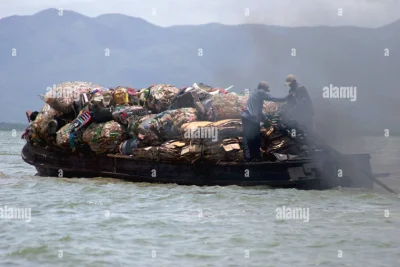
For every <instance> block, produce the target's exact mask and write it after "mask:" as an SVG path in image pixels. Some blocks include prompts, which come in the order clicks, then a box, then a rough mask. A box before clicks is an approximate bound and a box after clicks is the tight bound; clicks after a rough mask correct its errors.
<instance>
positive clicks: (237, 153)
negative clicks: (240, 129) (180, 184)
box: [181, 137, 244, 163]
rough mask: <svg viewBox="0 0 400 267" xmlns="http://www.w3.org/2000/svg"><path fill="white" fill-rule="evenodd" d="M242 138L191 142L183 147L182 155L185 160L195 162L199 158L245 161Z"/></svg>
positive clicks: (211, 160)
mask: <svg viewBox="0 0 400 267" xmlns="http://www.w3.org/2000/svg"><path fill="white" fill-rule="evenodd" d="M241 143H242V139H241V138H240V137H239V138H229V139H224V140H222V141H219V142H216V143H212V144H209V145H205V144H202V145H193V144H189V145H187V146H185V147H183V148H182V151H181V157H182V159H184V160H185V161H189V162H191V163H194V162H195V161H197V160H202V161H207V162H212V163H218V162H224V161H225V162H226V161H229V162H241V161H243V160H244V159H243V157H244V156H243V149H242V147H241Z"/></svg>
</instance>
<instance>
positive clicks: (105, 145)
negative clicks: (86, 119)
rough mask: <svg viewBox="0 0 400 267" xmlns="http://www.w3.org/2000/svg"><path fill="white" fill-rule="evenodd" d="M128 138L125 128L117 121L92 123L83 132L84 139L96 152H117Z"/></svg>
mask: <svg viewBox="0 0 400 267" xmlns="http://www.w3.org/2000/svg"><path fill="white" fill-rule="evenodd" d="M126 139H127V136H126V134H125V130H124V128H123V127H122V125H121V124H119V123H118V122H116V121H109V122H106V123H92V124H91V125H90V126H89V127H88V128H87V129H86V130H85V132H84V133H83V141H84V142H85V143H86V144H88V145H89V146H90V149H91V150H92V151H93V152H95V153H96V154H103V153H116V152H118V148H119V145H120V143H121V142H123V141H125V140H126Z"/></svg>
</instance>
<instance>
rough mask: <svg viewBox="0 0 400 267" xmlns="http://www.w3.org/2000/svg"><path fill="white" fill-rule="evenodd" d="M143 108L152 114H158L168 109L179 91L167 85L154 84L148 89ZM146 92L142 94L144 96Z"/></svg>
mask: <svg viewBox="0 0 400 267" xmlns="http://www.w3.org/2000/svg"><path fill="white" fill-rule="evenodd" d="M148 90H149V93H148V97H147V98H146V97H145V107H146V108H148V109H149V110H151V111H152V112H153V113H160V112H163V111H165V110H167V109H168V108H169V106H170V105H171V103H172V100H173V99H174V98H175V96H176V95H177V94H178V92H179V89H178V88H176V87H174V86H172V85H169V84H156V85H153V86H151V87H149V88H148ZM145 94H146V92H145V93H144V96H145Z"/></svg>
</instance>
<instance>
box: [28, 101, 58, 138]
mask: <svg viewBox="0 0 400 267" xmlns="http://www.w3.org/2000/svg"><path fill="white" fill-rule="evenodd" d="M61 115H62V113H61V112H58V111H56V110H55V109H53V108H52V107H51V106H50V105H48V104H46V105H45V106H44V107H43V109H42V110H41V111H40V112H39V114H38V115H37V116H36V119H35V121H34V122H33V123H32V127H33V128H34V129H35V131H36V133H37V135H38V137H39V139H40V140H41V141H43V142H46V139H47V137H48V128H47V126H48V124H49V122H50V121H51V120H52V119H53V118H54V117H55V116H61Z"/></svg>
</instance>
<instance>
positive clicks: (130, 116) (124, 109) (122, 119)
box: [112, 105, 149, 125]
mask: <svg viewBox="0 0 400 267" xmlns="http://www.w3.org/2000/svg"><path fill="white" fill-rule="evenodd" d="M148 114H149V112H148V110H147V109H145V108H143V107H141V106H121V105H119V106H116V107H115V110H114V111H113V113H112V117H113V119H114V120H115V121H117V122H119V123H121V124H124V125H126V124H128V122H129V121H131V122H135V121H138V120H139V119H140V118H142V117H143V116H146V115H148Z"/></svg>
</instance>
